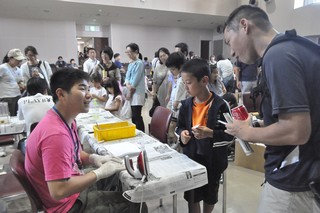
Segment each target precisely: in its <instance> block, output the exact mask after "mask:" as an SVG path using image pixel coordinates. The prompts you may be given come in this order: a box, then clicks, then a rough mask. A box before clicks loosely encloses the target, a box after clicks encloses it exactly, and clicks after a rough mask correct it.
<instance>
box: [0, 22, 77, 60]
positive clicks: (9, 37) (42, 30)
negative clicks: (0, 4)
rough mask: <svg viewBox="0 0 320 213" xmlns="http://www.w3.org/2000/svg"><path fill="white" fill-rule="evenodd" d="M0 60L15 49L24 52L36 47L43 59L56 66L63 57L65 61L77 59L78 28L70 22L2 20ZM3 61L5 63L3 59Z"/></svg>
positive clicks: (0, 24)
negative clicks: (30, 47)
mask: <svg viewBox="0 0 320 213" xmlns="http://www.w3.org/2000/svg"><path fill="white" fill-rule="evenodd" d="M0 26H1V33H0V57H1V59H2V58H3V57H4V56H5V54H6V53H7V52H8V51H9V50H10V49H13V48H19V49H21V50H22V51H24V48H25V47H26V46H28V45H32V46H34V47H35V48H36V49H37V50H38V53H39V59H40V60H46V61H48V62H49V63H55V62H56V61H57V60H58V56H59V55H61V56H62V57H63V58H64V59H65V61H67V62H69V60H70V59H71V58H77V41H76V25H75V23H74V22H70V21H61V22H59V21H42V20H22V19H6V18H0ZM1 61H2V60H1Z"/></svg>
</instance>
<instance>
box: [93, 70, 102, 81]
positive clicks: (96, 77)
mask: <svg viewBox="0 0 320 213" xmlns="http://www.w3.org/2000/svg"><path fill="white" fill-rule="evenodd" d="M91 81H93V82H99V83H102V75H101V74H100V73H98V72H95V73H93V74H92V75H91Z"/></svg>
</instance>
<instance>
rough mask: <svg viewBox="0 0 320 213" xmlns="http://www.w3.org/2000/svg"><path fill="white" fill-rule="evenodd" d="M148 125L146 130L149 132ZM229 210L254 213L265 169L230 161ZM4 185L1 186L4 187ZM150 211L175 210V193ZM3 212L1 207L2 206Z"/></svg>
mask: <svg viewBox="0 0 320 213" xmlns="http://www.w3.org/2000/svg"><path fill="white" fill-rule="evenodd" d="M150 107H151V101H150V99H148V101H147V102H146V105H145V107H144V108H143V115H144V121H145V126H146V127H147V124H148V123H149V122H150V117H149V116H148V110H149V109H150ZM147 131H148V130H147V128H146V132H147ZM12 150H13V149H12V147H11V148H7V151H8V153H9V154H8V155H7V156H6V157H1V158H0V165H1V164H7V163H8V162H9V158H10V152H12ZM226 180H227V181H226V182H225V184H226V186H227V193H226V194H227V196H226V198H227V199H226V212H227V213H254V212H256V209H257V205H258V202H259V196H260V191H261V186H260V185H261V183H262V182H263V180H264V178H263V173H261V172H256V171H253V170H249V169H245V168H242V167H238V166H235V165H234V163H233V162H229V167H228V169H227V175H226ZM1 188H2V186H0V190H1ZM222 188H223V187H222V185H220V191H219V202H218V203H217V205H216V206H215V209H214V211H213V212H214V213H220V212H223V211H222V200H223V199H222V196H223V192H222ZM7 205H8V211H7V212H8V213H17V212H20V213H22V212H28V211H29V210H30V203H29V200H28V198H27V197H24V198H20V199H17V200H15V201H11V202H8V203H7ZM147 205H148V209H149V212H150V213H167V212H172V208H173V207H172V197H167V198H164V199H163V207H159V200H155V201H152V202H148V203H147ZM186 212H188V208H187V202H186V201H185V200H184V199H183V193H180V194H178V213H186ZM0 213H1V208H0Z"/></svg>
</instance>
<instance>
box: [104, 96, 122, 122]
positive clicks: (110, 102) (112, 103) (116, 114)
mask: <svg viewBox="0 0 320 213" xmlns="http://www.w3.org/2000/svg"><path fill="white" fill-rule="evenodd" d="M113 97H114V95H113V94H109V95H108V101H107V103H106V105H105V108H107V107H112V106H114V105H115V104H116V101H117V100H119V101H120V107H119V109H118V111H112V112H111V113H112V114H113V115H115V116H118V117H119V113H120V111H121V108H122V96H121V95H117V97H116V98H115V99H114V100H113Z"/></svg>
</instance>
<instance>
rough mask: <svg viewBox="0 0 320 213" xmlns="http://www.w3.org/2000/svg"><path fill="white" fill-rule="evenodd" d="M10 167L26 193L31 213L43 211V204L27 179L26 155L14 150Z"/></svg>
mask: <svg viewBox="0 0 320 213" xmlns="http://www.w3.org/2000/svg"><path fill="white" fill-rule="evenodd" d="M9 165H10V167H11V170H12V172H13V174H14V176H15V177H16V178H17V179H18V181H19V182H20V184H21V186H22V187H23V188H24V190H25V191H26V193H27V195H28V197H29V200H30V203H31V211H32V212H38V211H43V203H42V201H41V199H40V197H39V195H38V194H37V192H36V191H35V189H34V188H33V186H32V185H31V183H30V181H29V179H28V178H27V175H26V172H25V168H24V155H23V153H22V152H21V151H20V150H17V149H16V150H14V151H13V153H12V156H11V158H10V162H9Z"/></svg>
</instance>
